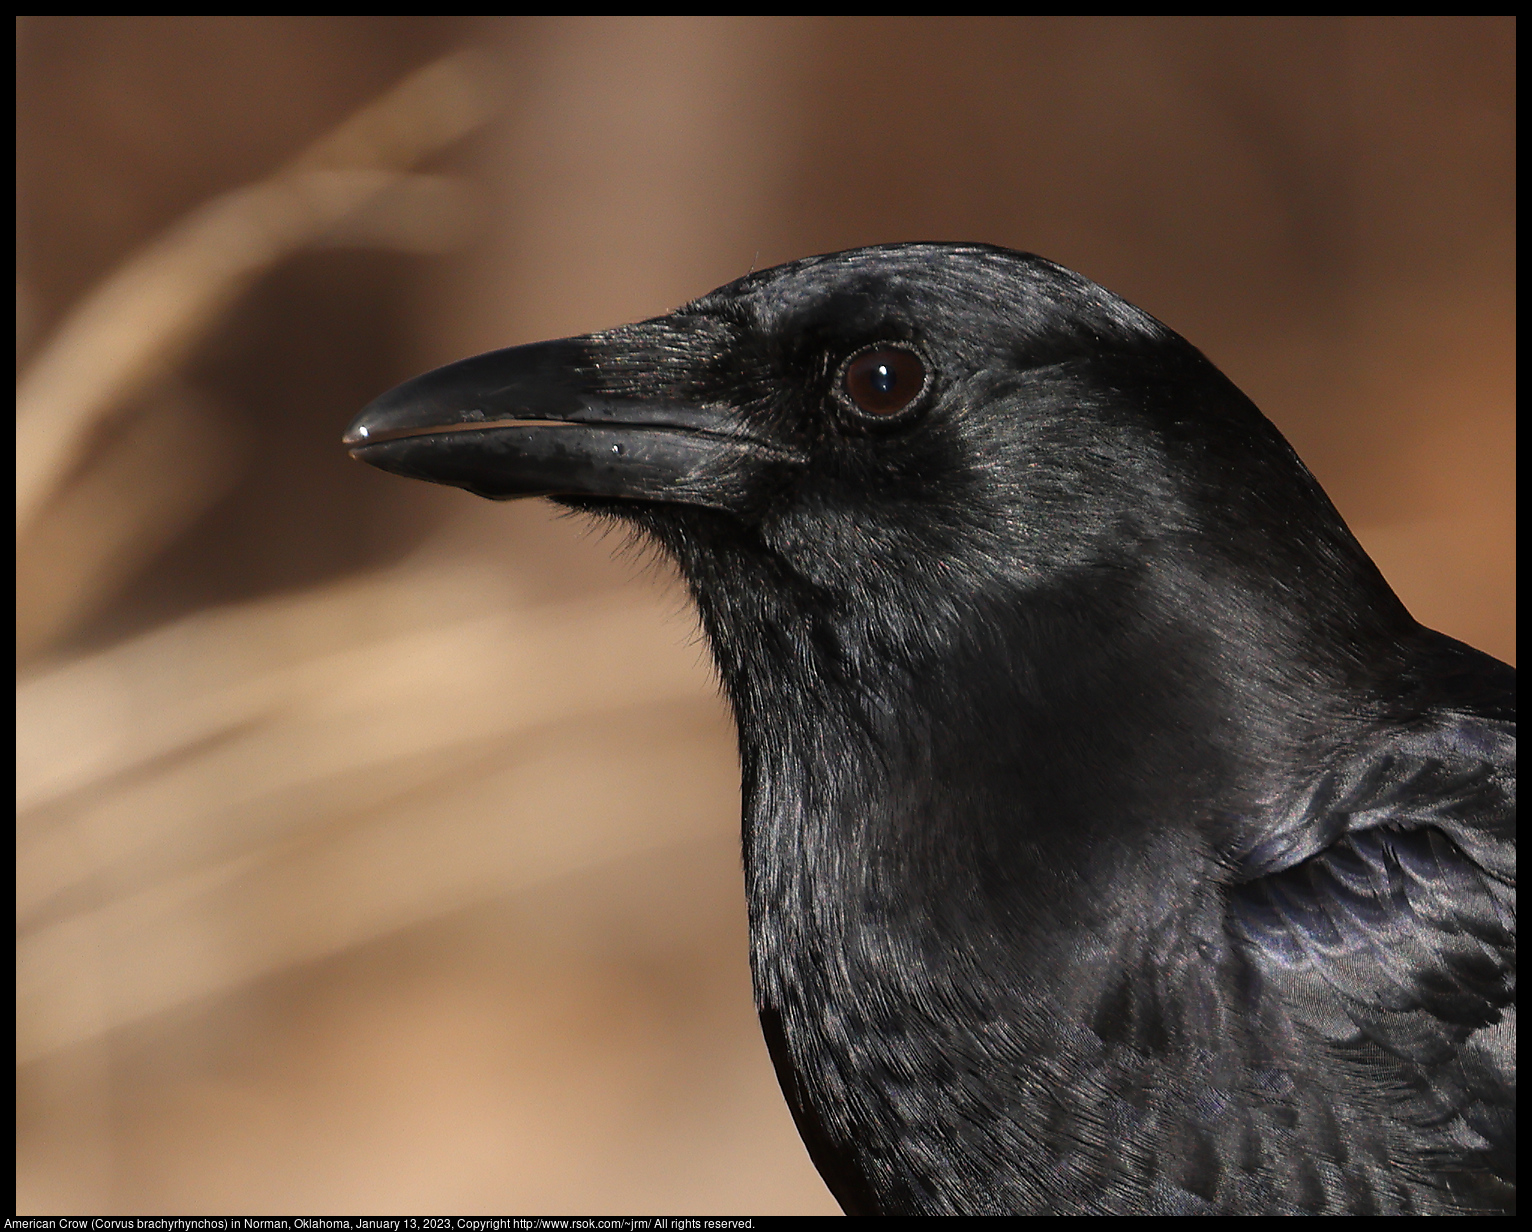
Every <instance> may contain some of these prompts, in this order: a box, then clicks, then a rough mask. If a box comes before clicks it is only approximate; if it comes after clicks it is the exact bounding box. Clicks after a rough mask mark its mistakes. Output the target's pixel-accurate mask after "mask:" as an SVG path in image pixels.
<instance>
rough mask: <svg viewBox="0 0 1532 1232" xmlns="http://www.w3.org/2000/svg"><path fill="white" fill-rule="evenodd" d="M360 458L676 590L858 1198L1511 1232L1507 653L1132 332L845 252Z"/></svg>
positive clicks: (832, 1134)
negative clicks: (1446, 621) (580, 518)
mask: <svg viewBox="0 0 1532 1232" xmlns="http://www.w3.org/2000/svg"><path fill="white" fill-rule="evenodd" d="M345 441H346V444H347V445H348V446H349V448H350V449H351V451H352V453H353V454H354V455H355V456H356V457H358V458H360V459H361V460H363V461H365V462H369V463H372V464H373V465H374V466H378V467H381V468H383V469H384V470H387V471H392V472H395V473H397V474H400V475H406V476H412V477H414V478H418V479H425V480H430V481H432V482H436V483H445V484H454V485H457V486H459V487H462V488H466V489H467V490H469V491H470V492H475V493H477V494H479V495H480V496H485V497H490V498H494V499H509V498H513V497H520V496H550V497H554V498H555V499H557V500H558V501H560V502H562V503H563V504H565V505H567V506H569V507H572V508H574V509H577V510H583V511H586V512H589V513H592V514H596V515H600V516H602V517H606V518H615V519H619V520H621V521H622V522H624V523H626V524H627V525H629V526H630V527H632V528H636V530H637V532H639V533H640V534H641V535H642V536H646V537H647V538H648V539H649V540H650V541H652V542H653V543H654V544H657V545H658V546H659V547H660V548H661V549H663V551H664V552H665V553H667V554H668V555H669V556H670V557H672V558H673V559H674V561H675V562H676V564H677V565H678V567H679V569H680V572H681V574H682V575H683V577H684V578H685V581H686V583H687V585H688V588H689V590H690V593H691V596H692V598H693V599H694V601H695V603H696V606H697V609H698V611H699V613H700V617H701V623H702V627H703V629H704V631H705V633H706V636H707V639H708V642H709V645H710V647H711V650H712V653H713V656H714V659H715V662H716V665H717V669H718V673H719V676H720V678H721V682H722V687H723V689H724V691H725V693H726V694H727V697H728V700H729V702H730V704H731V706H732V710H733V713H734V716H735V719H736V722H737V725H738V730H739V755H740V763H741V774H742V787H743V813H744V816H743V858H744V867H745V875H746V892H747V896H748V908H749V919H750V961H751V970H752V974H753V977H754V986H755V996H756V1003H757V1008H758V1010H759V1013H760V1020H761V1025H762V1028H763V1030H764V1034H765V1038H766V1043H767V1046H768V1048H769V1051H770V1054H771V1058H772V1060H773V1062H774V1064H775V1066H776V1070H777V1074H778V1077H779V1079H780V1081H781V1085H782V1089H783V1092H784V1093H785V1095H786V1098H787V1101H788V1103H789V1105H790V1106H791V1109H792V1113H793V1116H794V1118H795V1120H796V1122H797V1125H798V1128H799V1131H800V1133H801V1134H802V1136H803V1140H804V1142H805V1144H806V1146H807V1148H808V1151H809V1154H810V1156H811V1157H812V1159H813V1161H814V1163H815V1164H816V1165H817V1167H818V1168H819V1171H820V1173H821V1174H822V1175H823V1177H824V1179H825V1181H826V1183H827V1184H828V1186H829V1188H830V1190H831V1192H832V1193H833V1194H834V1195H835V1197H836V1198H837V1199H838V1200H839V1201H840V1203H841V1205H842V1206H843V1207H844V1208H845V1210H846V1211H847V1212H848V1213H852V1214H1092V1215H1196V1214H1214V1213H1218V1214H1242V1215H1255V1214H1261V1215H1276V1214H1316V1215H1318V1214H1359V1215H1360V1214H1372V1215H1381V1214H1465V1213H1504V1212H1508V1211H1510V1210H1511V1209H1513V1202H1514V1174H1513V1169H1514V1153H1515V1146H1514V1142H1515V1138H1514V1124H1515V1111H1514V1082H1515V1002H1514V996H1515V994H1514V977H1513V974H1512V971H1513V965H1514V958H1515V822H1514V799H1515V787H1514V765H1515V702H1514V689H1515V673H1514V671H1513V669H1511V668H1510V667H1508V666H1506V665H1505V664H1503V663H1500V662H1498V661H1496V660H1495V659H1492V658H1490V657H1489V656H1487V655H1485V654H1482V653H1480V652H1478V651H1476V650H1473V649H1471V648H1469V647H1468V646H1466V645H1463V644H1462V643H1460V642H1457V641H1454V640H1453V639H1452V638H1449V637H1446V636H1444V635H1442V634H1440V633H1436V632H1433V631H1431V630H1429V629H1426V628H1424V627H1422V626H1421V625H1419V624H1418V623H1416V621H1415V620H1413V619H1412V618H1411V616H1410V614H1409V613H1408V611H1406V609H1405V607H1404V606H1403V604H1402V603H1401V602H1400V601H1399V599H1398V598H1397V597H1396V596H1395V595H1394V593H1393V592H1392V591H1391V590H1390V588H1389V586H1388V584H1387V583H1386V582H1385V581H1384V579H1383V577H1382V575H1381V574H1380V573H1379V571H1378V569H1377V568H1376V566H1375V565H1374V564H1373V563H1372V561H1371V560H1370V559H1369V558H1368V557H1367V555H1366V553H1365V552H1364V551H1363V550H1362V548H1361V547H1360V545H1359V544H1358V543H1357V541H1356V539H1355V538H1353V536H1352V535H1351V533H1350V531H1349V530H1348V529H1347V527H1346V525H1345V523H1344V522H1343V521H1342V519H1341V517H1340V515H1339V514H1338V513H1337V512H1336V510H1335V508H1334V506H1333V505H1332V504H1331V503H1330V501H1329V500H1328V498H1327V497H1326V496H1325V494H1324V492H1323V491H1322V490H1321V489H1320V487H1319V485H1318V484H1317V483H1316V481H1315V480H1314V478H1313V476H1312V475H1310V474H1309V472H1308V470H1307V469H1305V467H1304V465H1303V463H1302V462H1300V461H1299V459H1298V457H1297V455H1296V454H1295V453H1294V452H1293V450H1292V448H1291V447H1290V446H1289V445H1288V443H1287V442H1286V441H1285V440H1284V439H1283V437H1282V436H1281V434H1280V433H1279V432H1278V431H1277V430H1276V429H1275V428H1274V427H1273V426H1272V424H1271V423H1270V422H1268V421H1267V420H1266V419H1265V418H1264V417H1263V416H1262V415H1261V413H1260V412H1259V411H1258V410H1257V409H1256V407H1255V406H1254V405H1253V404H1252V403H1251V402H1250V401H1249V400H1248V399H1247V398H1246V397H1245V396H1244V395H1243V394H1242V393H1241V392H1240V391H1239V390H1238V389H1237V388H1235V386H1234V385H1233V384H1232V383H1231V382H1230V381H1229V380H1228V379H1227V378H1226V377H1225V376H1223V375H1222V374H1221V373H1220V372H1219V371H1218V370H1217V369H1216V368H1215V367H1214V366H1213V365H1212V364H1211V363H1210V362H1209V361H1208V360H1207V359H1206V358H1205V357H1204V356H1203V355H1202V354H1201V353H1200V352H1199V351H1197V350H1196V349H1195V348H1193V347H1192V346H1191V345H1190V344H1189V343H1188V342H1186V341H1185V340H1184V339H1182V338H1181V337H1180V336H1179V335H1177V334H1176V333H1174V332H1172V331H1171V330H1170V329H1169V328H1167V327H1166V326H1165V325H1163V324H1161V323H1160V322H1159V321H1157V320H1155V319H1154V318H1153V317H1151V316H1149V315H1148V314H1146V313H1144V312H1142V311H1140V310H1139V309H1137V308H1134V307H1133V306H1131V305H1130V304H1128V303H1126V302H1125V301H1124V300H1122V299H1120V298H1118V297H1117V296H1115V295H1113V294H1111V293H1110V292H1108V291H1106V290H1104V289H1103V288H1102V287H1099V286H1097V285H1096V284H1094V283H1092V282H1091V281H1089V280H1088V279H1086V278H1084V277H1082V276H1080V275H1078V274H1075V273H1073V272H1071V271H1069V270H1067V269H1064V268H1062V267H1061V266H1058V265H1056V264H1053V263H1051V262H1049V261H1046V260H1044V259H1042V258H1040V257H1037V256H1033V255H1030V254H1026V253H1020V252H1013V251H1009V250H1006V249H1002V248H996V247H989V246H985V245H977V244H964V245H958V244H900V245H891V246H884V247H876V248H864V249H857V250H853V251H849V252H841V253H835V254H831V255H827V256H818V257H811V258H807V259H804V260H799V261H795V262H792V263H790V264H786V265H782V266H779V267H777V268H774V269H767V270H763V271H760V272H756V273H752V274H750V275H749V276H747V277H745V278H742V279H740V280H739V281H737V282H734V283H731V284H729V285H728V286H725V287H722V288H720V289H719V290H717V291H714V292H712V293H711V294H709V295H705V296H703V297H702V298H701V299H698V300H696V301H694V302H693V303H690V304H688V305H686V306H685V307H683V308H680V309H678V310H677V311H675V312H673V313H671V314H670V315H668V316H662V317H658V318H656V319H654V320H649V321H644V322H641V323H639V324H636V325H627V326H623V327H621V328H617V329H612V330H609V331H606V332H602V333H596V334H591V335H588V336H584V337H578V338H570V339H565V340H561V341H553V342H544V343H538V344H534V345H529V346H520V347H513V348H509V349H506V350H500V351H495V352H492V353H489V354H486V355H480V356H478V357H476V358H471V359H466V360H464V361H462V362H460V363H456V364H452V365H449V366H447V367H445V368H440V369H437V370H436V371H434V372H430V373H427V374H425V375H424V376H421V377H417V378H416V379H414V380H412V381H409V382H408V383H406V384H404V385H402V386H400V387H398V388H397V389H394V390H392V391H391V392H389V393H386V394H384V395H383V396H382V397H380V398H378V399H377V400H376V401H375V402H373V403H372V404H371V405H370V406H368V407H367V408H366V409H365V410H364V411H363V412H362V414H361V415H360V416H359V417H358V418H357V419H356V420H355V421H354V423H353V424H352V426H351V428H350V430H349V432H348V433H347V435H346V438H345Z"/></svg>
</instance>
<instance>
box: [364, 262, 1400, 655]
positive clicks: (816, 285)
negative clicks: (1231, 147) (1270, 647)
mask: <svg viewBox="0 0 1532 1232" xmlns="http://www.w3.org/2000/svg"><path fill="white" fill-rule="evenodd" d="M345 439H346V443H347V444H348V446H349V447H350V448H351V451H352V453H353V454H354V456H356V457H358V458H360V459H361V460H363V461H366V462H369V463H371V464H373V465H375V466H378V467H381V468H382V469H384V470H389V471H393V472H395V473H398V474H401V475H407V476H411V477H414V478H419V479H426V480H430V481H432V482H436V483H445V484H454V485H456V486H459V487H463V488H466V489H468V490H469V491H472V492H476V493H478V494H479V495H481V496H486V497H491V498H495V499H509V498H513V497H519V496H551V497H554V498H556V499H558V500H560V501H562V502H564V503H567V504H570V505H574V506H576V507H579V508H582V509H586V510H589V511H594V512H601V513H605V514H609V515H615V516H617V517H619V518H623V519H626V520H628V521H630V522H632V523H635V524H636V525H638V526H639V527H641V528H642V529H643V530H644V531H646V532H648V533H649V534H650V535H652V536H653V537H654V538H655V539H657V540H658V541H659V542H660V543H661V544H662V545H663V546H664V547H665V548H666V549H668V550H669V551H670V552H671V553H672V554H673V555H674V556H675V557H676V558H677V559H678V561H679V562H680V565H681V567H682V569H683V572H684V573H685V574H686V575H687V577H688V579H689V580H690V582H691V584H692V587H693V590H694V592H695V593H696V594H697V597H698V599H699V601H700V602H701V603H702V606H703V614H704V619H705V620H709V621H727V619H728V618H729V613H731V612H733V613H734V614H735V616H737V617H738V618H739V619H740V620H744V619H745V616H744V615H743V612H744V609H745V608H749V609H750V610H751V612H753V613H754V619H755V620H756V621H757V622H759V621H762V620H765V621H766V622H767V623H771V622H772V617H771V615H770V614H769V613H763V612H762V611H761V610H760V609H761V608H762V605H767V606H771V605H772V603H773V599H772V597H773V596H775V597H776V598H778V599H781V597H783V596H790V597H791V605H790V606H791V607H792V610H793V611H802V610H804V607H805V603H807V605H808V607H810V608H812V609H813V610H814V611H816V612H819V613H838V614H839V618H840V619H841V620H842V621H849V622H851V623H852V624H853V625H856V626H857V627H858V629H859V631H860V632H861V633H863V634H865V637H864V638H863V639H862V640H869V639H870V640H871V642H873V643H877V644H889V645H893V644H896V643H897V644H900V645H902V646H903V647H904V649H903V651H901V653H914V652H915V650H916V649H917V647H916V646H915V645H914V644H915V643H921V642H930V641H932V640H933V639H934V640H936V641H940V640H941V639H942V637H944V636H945V635H946V634H945V632H944V631H945V630H948V629H949V628H950V627H951V626H952V625H953V624H954V622H956V623H962V622H963V621H965V620H971V619H972V618H973V615H974V613H975V612H977V611H981V610H987V609H990V608H992V607H995V606H998V607H1000V608H1005V607H1006V606H1007V605H1011V604H1013V603H1015V602H1017V601H1021V602H1025V601H1026V600H1027V599H1028V597H1031V598H1032V599H1035V600H1037V601H1038V602H1042V603H1046V602H1047V601H1048V599H1049V596H1052V597H1053V598H1054V600H1056V601H1057V602H1058V603H1063V604H1065V605H1066V606H1067V605H1068V604H1070V603H1073V602H1075V598H1073V597H1071V596H1075V597H1078V596H1080V595H1096V596H1099V597H1100V602H1101V603H1102V604H1108V605H1109V604H1110V603H1111V602H1112V600H1111V598H1110V596H1112V595H1119V596H1121V595H1125V594H1127V593H1129V592H1132V593H1133V594H1134V595H1135V598H1134V599H1133V600H1132V602H1133V603H1135V604H1141V602H1142V598H1143V595H1142V588H1144V587H1150V588H1152V589H1155V590H1156V591H1158V592H1161V595H1162V601H1163V602H1164V603H1166V604H1168V605H1174V604H1175V603H1177V602H1184V601H1185V599H1186V595H1187V592H1197V591H1199V590H1201V591H1204V592H1205V598H1206V606H1207V607H1208V610H1209V612H1210V613H1213V612H1214V610H1215V609H1217V608H1219V607H1220V605H1223V606H1229V605H1230V604H1231V603H1232V606H1233V607H1235V608H1237V607H1239V606H1241V605H1245V606H1247V607H1248V605H1249V604H1251V603H1252V602H1253V603H1254V604H1255V605H1256V606H1257V607H1259V608H1261V609H1262V616H1263V621H1262V625H1263V628H1267V629H1269V627H1270V624H1269V621H1270V613H1271V611H1278V610H1280V612H1282V613H1285V614H1287V615H1289V616H1291V617H1292V618H1293V619H1294V620H1296V621H1298V622H1299V623H1302V624H1305V625H1312V624H1313V623H1314V622H1315V621H1316V620H1319V621H1321V622H1323V621H1324V620H1325V619H1326V618H1327V617H1329V616H1333V617H1334V618H1335V619H1339V620H1341V621H1342V622H1343V623H1348V624H1351V625H1354V624H1355V623H1356V620H1357V614H1358V613H1362V615H1363V616H1365V615H1366V614H1367V613H1369V612H1385V613H1386V614H1385V617H1384V618H1383V619H1384V623H1388V622H1389V620H1391V619H1392V617H1393V615H1394V612H1393V610H1392V608H1390V603H1391V602H1392V595H1391V594H1390V593H1389V592H1388V590H1387V587H1386V586H1385V585H1383V583H1382V580H1381V578H1380V577H1378V575H1377V573H1376V570H1375V569H1373V568H1372V566H1371V562H1369V561H1368V560H1367V558H1366V556H1365V554H1363V553H1362V552H1361V549H1360V548H1359V547H1357V546H1356V543H1355V541H1354V540H1353V539H1352V537H1351V536H1350V534H1349V532H1347V531H1346V528H1345V526H1344V524H1343V523H1342V522H1341V520H1340V518H1339V516H1338V515H1337V514H1336V513H1335V510H1334V509H1333V507H1332V506H1331V505H1330V503H1329V501H1328V500H1327V499H1326V498H1325V496H1324V494H1323V493H1322V492H1321V491H1320V489H1319V488H1318V485H1317V484H1315V482H1314V481H1313V479H1312V478H1311V477H1310V476H1309V474H1308V472H1307V470H1306V469H1305V468H1304V467H1303V465H1302V463H1301V462H1300V461H1299V460H1298V459H1297V457H1296V455H1294V453H1293V451H1292V450H1291V449H1290V448H1289V447H1288V445H1287V443H1286V442H1285V441H1284V440H1283V439H1282V437H1281V435H1280V434H1279V433H1278V432H1277V431H1276V430H1275V428H1273V427H1272V425H1271V424H1270V423H1269V422H1268V421H1267V420H1266V419H1265V418H1264V417H1263V416H1262V415H1261V414H1260V412H1259V411H1258V410H1256V408H1255V407H1254V406H1253V405H1252V404H1251V403H1250V402H1249V400H1248V399H1246V398H1245V397H1244V396H1243V395H1242V394H1240V392H1239V391H1238V390H1237V389H1236V388H1235V387H1234V386H1233V385H1232V384H1231V383H1230V382H1229V381H1228V380H1227V379H1226V378H1224V377H1223V376H1222V375H1221V374H1220V373H1219V372H1218V371H1217V369H1215V368H1214V367H1213V365H1212V364H1210V363H1209V362H1208V361H1207V360H1206V359H1205V358H1204V357H1203V356H1202V355H1201V354H1200V353H1199V352H1198V351H1197V350H1196V349H1195V348H1193V347H1192V346H1191V345H1190V344H1189V343H1187V342H1186V341H1185V340H1184V339H1182V338H1181V337H1179V336H1178V335H1177V334H1175V333H1174V332H1173V331H1172V330H1170V329H1168V328H1167V327H1166V326H1164V325H1162V324H1160V323H1159V322H1158V321H1156V320H1155V319H1154V318H1152V317H1150V316H1149V315H1148V314H1146V313H1144V312H1142V311H1140V310H1139V309H1137V308H1134V307H1133V306H1132V305H1130V304H1128V303H1127V302H1125V301H1124V300H1122V299H1120V298H1119V297H1117V296H1115V295H1113V294H1111V293H1110V292H1108V291H1106V290H1105V289H1103V288H1102V287H1099V286H1097V285H1096V284H1095V283H1093V282H1091V281H1090V280H1088V279H1086V278H1084V277H1082V276H1080V275H1079V274H1076V273H1073V272H1071V271H1069V270H1067V269H1064V268H1063V267H1061V266H1058V265H1056V264H1053V263H1052V262H1049V261H1046V260H1043V259H1042V258H1039V257H1036V256H1032V255H1028V254H1024V253H1017V252H1012V251H1009V250H1006V249H1000V248H993V247H987V246H979V245H956V244H901V245H890V246H886V247H878V248H866V249H857V250H853V251H850V252H843V253H836V254H831V255H828V256H821V257H813V258H808V259H805V260H801V261H796V262H792V263H790V264H787V265H782V266H778V267H776V268H773V269H768V270H764V271H760V272H758V273H753V274H751V275H749V276H747V277H745V278H742V279H740V280H739V281H737V282H734V283H731V284H729V285H728V286H725V287H722V288H720V289H719V290H717V291H714V292H712V293H711V294H709V295H706V296H704V297H702V298H701V299H698V300H696V301H694V302H692V303H690V304H687V305H686V306H684V307H682V308H680V309H678V310H677V311H675V312H673V313H671V314H669V315H667V316H662V317H657V318H655V319H653V320H649V321H644V322H640V323H638V324H635V325H627V326H622V327H620V328H617V329H613V330H609V331H605V332H602V333H596V334H589V335H585V336H583V337H577V338H569V339H564V340H560V341H554V342H545V343H537V344H533V345H530V346H520V347H512V348H509V349H506V350H501V351H494V352H490V353H488V354H485V355H480V356H477V357H474V358H472V359H467V360H464V361H462V362H460V363H455V364H451V365H448V366H447V367H444V368H440V369H437V370H436V371H434V372H430V373H427V374H425V375H424V376H421V377H418V378H416V379H414V380H412V381H409V382H407V383H405V384H404V385H401V386H399V387H398V388H396V389H394V390H392V391H390V392H389V393H386V394H384V395H383V396H382V397H380V398H378V399H377V400H376V401H375V402H373V403H372V404H371V405H370V406H369V407H367V408H366V409H365V410H364V411H363V412H362V414H361V415H360V416H358V418H357V419H356V420H355V422H354V423H353V424H352V425H351V428H350V430H349V431H348V432H347V434H346V438H345ZM1124 601H1127V600H1124ZM776 606H777V607H779V608H780V607H781V604H780V603H779V604H777V605H776ZM1393 607H1397V604H1396V603H1394V604H1393ZM1268 609H1270V610H1268ZM784 611H785V609H784ZM777 614H778V615H783V618H785V615H784V614H783V612H778V613H777ZM1228 615H1229V617H1230V618H1231V619H1232V620H1233V621H1234V623H1235V624H1237V623H1238V619H1239V614H1238V612H1235V611H1233V610H1231V611H1230V612H1229V613H1228ZM718 631H719V630H717V629H714V628H712V626H711V625H710V632H718ZM1353 632H1354V630H1353ZM1343 635H1344V636H1349V634H1344V633H1343ZM716 640H717V639H716V638H715V641H716Z"/></svg>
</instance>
